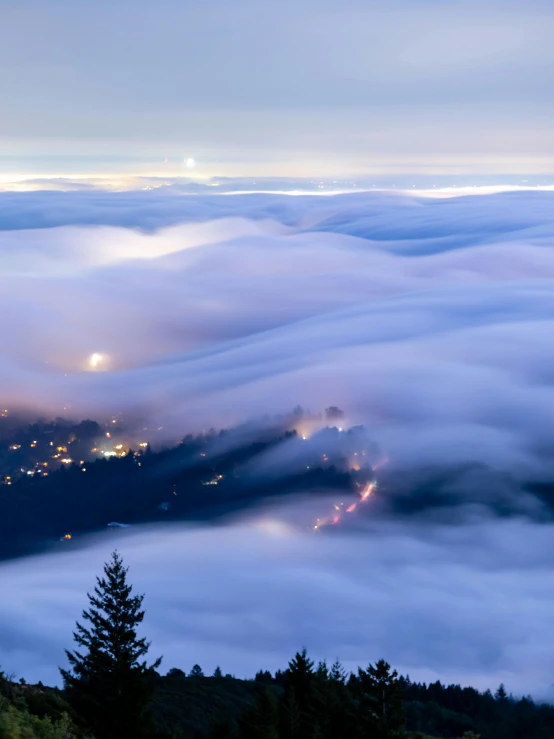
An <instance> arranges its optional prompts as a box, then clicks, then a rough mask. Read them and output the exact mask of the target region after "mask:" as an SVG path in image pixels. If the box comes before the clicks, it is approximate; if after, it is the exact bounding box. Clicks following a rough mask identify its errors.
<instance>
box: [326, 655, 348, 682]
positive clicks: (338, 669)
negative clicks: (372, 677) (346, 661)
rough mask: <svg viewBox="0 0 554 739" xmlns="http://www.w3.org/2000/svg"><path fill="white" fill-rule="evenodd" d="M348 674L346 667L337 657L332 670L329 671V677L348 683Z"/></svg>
mask: <svg viewBox="0 0 554 739" xmlns="http://www.w3.org/2000/svg"><path fill="white" fill-rule="evenodd" d="M347 677H348V674H347V672H346V670H345V669H344V667H343V666H342V665H341V663H340V662H339V660H338V659H336V660H335V661H334V662H333V664H332V665H331V671H330V672H329V678H330V679H331V680H334V681H335V682H337V683H342V684H343V685H345V684H346V678H347Z"/></svg>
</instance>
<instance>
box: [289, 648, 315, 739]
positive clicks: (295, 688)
mask: <svg viewBox="0 0 554 739" xmlns="http://www.w3.org/2000/svg"><path fill="white" fill-rule="evenodd" d="M284 677H285V701H284V703H283V706H284V707H286V711H285V712H286V714H287V717H288V718H287V719H286V723H288V725H289V728H288V729H287V736H290V737H293V736H294V737H301V739H309V737H312V736H313V733H314V731H315V728H316V726H317V709H318V698H319V696H318V687H319V686H318V679H317V677H316V674H315V672H314V663H313V661H312V660H311V659H310V658H309V657H308V655H307V653H306V650H305V649H303V650H302V651H301V652H297V653H296V654H295V655H294V657H293V659H291V661H290V662H289V666H288V669H287V670H286V672H285V675H284ZM292 716H294V722H292V723H291V721H290V718H291V717H292ZM294 727H296V728H294ZM294 732H296V733H294Z"/></svg>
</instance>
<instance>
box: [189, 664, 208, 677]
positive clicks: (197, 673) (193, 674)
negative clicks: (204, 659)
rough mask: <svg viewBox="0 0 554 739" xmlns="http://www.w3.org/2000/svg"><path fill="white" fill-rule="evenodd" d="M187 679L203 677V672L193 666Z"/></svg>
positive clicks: (196, 666) (198, 667) (198, 666)
mask: <svg viewBox="0 0 554 739" xmlns="http://www.w3.org/2000/svg"><path fill="white" fill-rule="evenodd" d="M189 677H204V672H203V670H202V668H201V667H200V665H194V666H193V668H192V670H191V671H190V672H189Z"/></svg>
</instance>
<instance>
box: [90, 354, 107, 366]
mask: <svg viewBox="0 0 554 739" xmlns="http://www.w3.org/2000/svg"><path fill="white" fill-rule="evenodd" d="M103 359H104V357H103V356H102V355H101V354H97V353H96V352H94V354H91V355H90V358H89V360H88V362H89V365H90V366H91V367H92V369H98V366H99V365H100V364H101V363H102V360H103Z"/></svg>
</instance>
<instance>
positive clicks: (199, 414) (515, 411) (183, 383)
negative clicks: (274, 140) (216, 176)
mask: <svg viewBox="0 0 554 739" xmlns="http://www.w3.org/2000/svg"><path fill="white" fill-rule="evenodd" d="M2 198H6V199H7V203H10V202H11V203H12V205H14V204H15V205H16V207H12V210H11V211H10V213H8V208H7V203H6V202H3V201H2V200H1V199H0V210H2V211H3V213H4V215H3V217H2V219H1V220H2V221H3V222H4V224H5V230H3V231H1V232H0V265H1V267H2V271H3V275H4V289H3V291H2V296H1V298H0V308H1V310H2V312H3V314H4V315H5V316H6V318H7V320H6V321H5V323H4V329H3V356H2V360H1V367H2V381H3V382H2V386H3V392H4V400H3V402H4V403H5V404H7V403H9V404H10V407H13V408H17V407H18V406H19V407H26V408H29V409H31V410H37V409H44V410H47V411H49V412H56V413H62V411H63V409H64V408H66V409H67V408H71V412H72V413H73V414H75V415H77V416H84V415H91V414H93V413H94V414H95V415H96V416H98V415H99V414H102V413H104V414H106V415H108V414H111V413H114V412H119V411H123V412H129V411H130V410H133V411H135V412H136V411H140V412H142V413H146V414H150V415H151V416H152V417H153V419H154V420H155V421H156V423H157V424H158V425H163V426H164V427H166V429H168V431H169V433H170V434H171V435H172V438H173V437H175V438H177V437H178V436H179V435H180V434H181V433H183V432H184V431H195V430H198V429H199V428H202V427H204V426H205V425H206V424H208V425H211V426H216V427H222V426H227V425H230V424H235V423H237V422H241V421H243V420H245V419H246V418H252V417H255V416H258V415H262V414H264V413H277V412H281V411H283V410H285V411H286V410H289V409H291V408H292V407H293V406H295V405H296V404H298V403H300V404H301V405H303V406H307V407H310V408H312V409H313V410H319V409H321V408H323V407H326V406H327V405H330V404H336V405H339V406H341V407H342V408H343V409H344V410H345V411H346V412H347V414H348V417H349V420H350V421H352V422H360V423H365V424H366V425H367V426H368V427H369V428H370V429H372V431H373V432H374V434H375V437H376V440H377V441H378V442H379V443H380V444H381V445H385V446H386V447H387V449H388V450H390V454H391V457H392V458H393V459H396V460H398V461H399V462H409V463H420V462H422V461H423V462H434V461H437V460H445V461H448V462H463V461H482V462H487V463H491V464H493V465H495V466H500V467H506V468H509V469H514V468H520V469H526V470H527V469H529V468H530V467H533V468H534V470H535V471H536V472H537V471H541V470H542V468H543V467H544V464H545V462H544V452H545V451H547V450H548V449H549V447H550V444H551V442H552V432H551V428H552V412H551V411H550V408H551V407H552V398H553V385H552V377H551V373H550V371H549V369H548V367H549V366H550V364H551V362H552V359H553V356H552V355H553V351H554V350H553V349H552V347H551V342H550V341H549V336H550V334H551V332H552V322H553V319H554V304H553V302H552V297H551V296H552V286H553V280H554V251H553V250H552V238H553V236H554V218H553V216H552V198H553V196H552V194H551V193H548V192H546V193H530V192H523V193H500V194H495V195H489V196H486V197H485V196H472V197H462V198H452V199H442V200H436V199H431V198H426V197H415V196H408V195H402V194H398V195H391V194H384V193H367V194H357V195H342V196H336V197H329V198H317V197H308V196H305V197H304V196H300V197H288V196H278V195H240V196H239V195H237V196H211V197H210V196H203V197H192V198H187V197H175V196H171V195H167V196H166V197H163V196H162V195H160V194H158V193H139V194H133V193H131V194H129V193H126V194H124V195H121V194H100V195H99V194H98V193H94V194H89V193H63V194H59V193H57V194H48V195H45V194H40V193H39V194H26V195H17V196H16V197H15V198H14V196H13V194H5V195H4V196H2ZM52 198H53V199H52ZM25 203H27V205H28V207H27V208H24V207H23V206H22V204H25ZM52 203H57V206H56V208H55V209H52V207H51V206H52ZM17 204H19V206H17ZM33 209H34V210H33ZM54 211H56V212H57V216H56V218H57V222H58V223H59V224H60V225H58V226H56V227H53V228H32V226H33V225H39V226H42V225H44V224H45V219H47V218H50V219H52V214H53V212H54ZM18 212H19V215H17V214H18ZM145 213H149V216H148V220H149V223H148V225H149V228H150V230H148V231H144V230H139V228H137V227H139V226H144V225H145V222H144V218H145ZM16 217H18V218H19V225H20V226H23V228H21V227H20V228H19V229H17V230H13V226H14V219H15V218H16ZM10 218H11V221H10ZM176 220H180V223H178V224H176V223H175V221H176ZM66 221H70V222H71V223H72V224H73V225H63V224H65V222H66ZM168 221H169V222H170V223H172V224H173V225H165V224H167V222H168ZM106 222H107V223H108V224H109V225H106ZM78 223H82V224H83V225H76V224H78ZM92 223H94V225H91V224H92ZM85 224H86V225H85ZM121 224H125V227H124V226H122V225H121ZM129 225H132V226H133V228H129V227H128V226H129ZM6 226H7V227H8V228H6ZM9 226H12V228H11V229H10V228H9ZM95 353H96V354H99V355H101V357H102V360H101V362H99V363H97V365H96V366H95V367H93V366H91V364H90V358H91V357H92V355H93V354H95ZM92 369H94V370H95V371H90V370H92ZM103 370H104V371H103Z"/></svg>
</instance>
